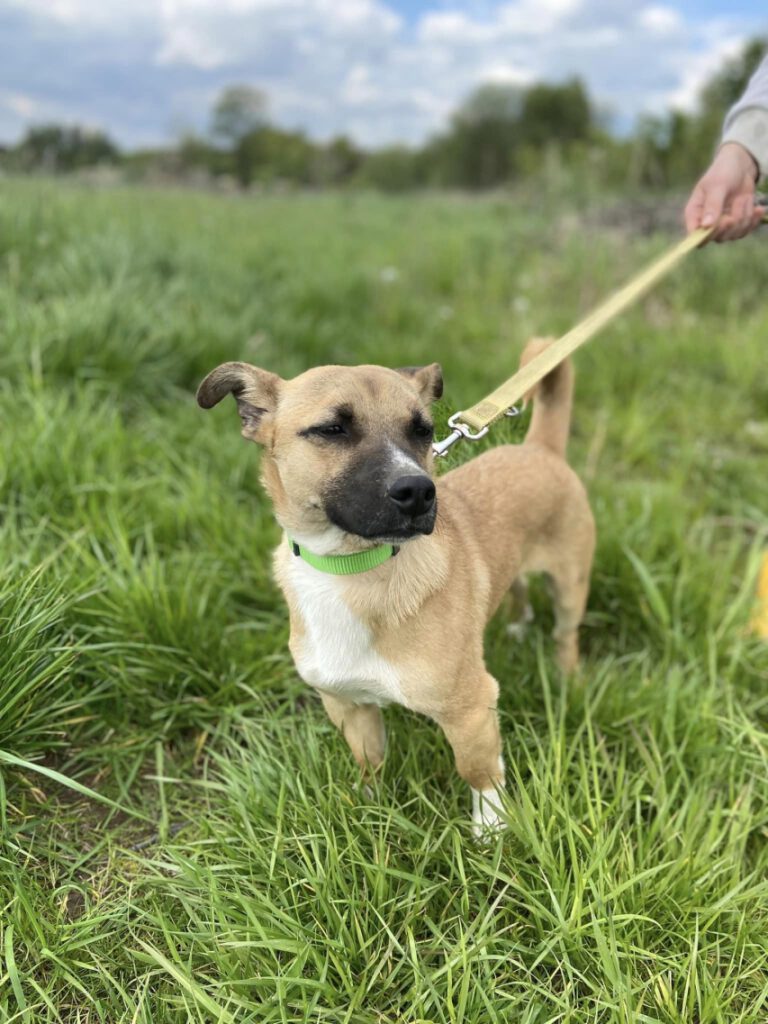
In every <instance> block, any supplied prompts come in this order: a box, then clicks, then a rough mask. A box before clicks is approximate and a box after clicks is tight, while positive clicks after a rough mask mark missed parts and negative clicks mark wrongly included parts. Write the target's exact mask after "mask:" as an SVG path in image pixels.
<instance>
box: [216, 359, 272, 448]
mask: <svg viewBox="0 0 768 1024" xmlns="http://www.w3.org/2000/svg"><path fill="white" fill-rule="evenodd" d="M282 383H283V382H282V380H281V379H280V378H279V377H278V376H277V374H275V373H269V371H268V370H260V369H259V368H258V367H257V366H251V365H250V363H222V364H221V366H217V367H216V369H215V370H211V372H210V373H209V374H208V376H207V377H206V378H205V380H204V381H203V383H202V384H201V385H200V387H199V388H198V389H197V404H198V405H199V406H201V407H202V408H203V409H212V408H213V406H214V405H217V404H218V403H219V402H220V401H221V400H222V398H225V397H226V396H227V395H229V394H231V395H232V396H233V397H234V399H235V401H236V402H237V411H238V412H239V413H240V419H241V420H242V422H243V429H242V435H243V437H245V438H247V439H248V440H249V441H257V442H259V443H263V442H264V441H265V440H266V436H267V430H268V428H269V424H270V423H271V421H272V416H273V414H274V412H275V408H276V407H277V400H278V396H279V394H280V387H281V385H282Z"/></svg>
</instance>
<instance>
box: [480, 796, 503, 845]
mask: <svg viewBox="0 0 768 1024" xmlns="http://www.w3.org/2000/svg"><path fill="white" fill-rule="evenodd" d="M503 814H504V804H503V803H502V799H501V793H500V792H499V790H497V789H473V790H472V831H473V833H474V834H475V836H476V837H477V838H489V837H490V836H491V835H492V834H493V833H494V832H499V831H501V829H503V828H506V822H505V821H504V818H503Z"/></svg>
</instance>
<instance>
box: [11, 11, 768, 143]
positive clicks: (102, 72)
mask: <svg viewBox="0 0 768 1024" xmlns="http://www.w3.org/2000/svg"><path fill="white" fill-rule="evenodd" d="M739 2H740V0H731V7H730V13H728V14H727V15H725V16H723V17H720V18H717V19H715V18H711V17H707V16H705V15H703V14H699V15H693V14H690V13H689V14H686V15H684V14H683V13H682V11H681V9H678V8H677V7H675V6H674V5H672V4H666V3H663V2H659V3H654V2H646V3H641V4H640V5H638V4H634V3H631V2H630V0H620V2H616V0H504V2H494V0H483V2H482V3H472V2H471V0H452V2H451V3H450V4H448V3H444V2H443V0H431V2H425V4H424V7H425V8H426V9H425V10H424V11H423V12H422V13H421V14H420V15H418V16H412V18H411V20H410V21H408V20H407V19H405V18H404V17H402V16H401V15H399V14H398V13H396V12H395V11H394V10H393V9H392V7H391V6H389V0H130V2H127V0H0V16H1V15H2V12H3V8H5V10H10V11H13V12H15V16H16V17H15V21H14V22H13V26H14V28H13V31H14V32H22V31H23V28H24V25H25V24H26V25H27V26H28V31H27V35H26V36H25V37H19V38H18V39H11V40H10V43H11V47H12V48H13V52H14V53H15V54H17V55H18V59H17V60H16V61H15V63H14V62H13V61H11V62H9V61H7V60H4V61H3V64H2V65H0V97H3V96H4V97H5V99H2V105H3V107H4V109H5V110H6V111H7V112H8V116H7V117H4V118H3V119H2V120H0V129H2V130H3V131H6V130H8V128H7V126H8V124H9V123H11V122H9V120H8V118H9V117H12V118H15V119H16V121H15V123H16V124H17V125H19V126H20V125H21V124H22V123H23V122H25V121H28V120H29V119H31V118H34V117H35V116H37V111H36V110H35V109H33V108H32V107H30V106H29V105H27V106H26V107H24V104H23V103H22V104H21V105H20V104H19V103H16V105H15V107H11V106H9V102H8V99H7V97H8V96H9V95H14V96H21V97H36V101H37V102H38V104H39V108H38V109H46V110H55V111H56V112H59V111H62V112H63V113H62V116H64V117H66V118H67V119H70V120H75V119H78V120H82V121H89V122H93V121H101V122H102V123H103V124H105V125H106V126H107V127H112V128H114V129H115V131H116V132H117V134H118V135H121V136H122V137H123V138H128V139H130V141H147V140H152V139H159V138H161V137H162V136H163V135H164V134H166V133H167V131H168V128H169V126H170V124H171V123H172V122H174V121H177V122H178V121H182V122H185V123H186V124H187V125H197V126H198V127H203V126H204V125H205V123H206V120H207V109H205V107H206V104H207V102H208V101H207V99H205V100H204V99H203V97H206V98H207V97H209V96H215V95H216V93H217V92H218V91H219V90H220V89H221V88H223V87H224V86H225V85H226V84H229V83H232V82H241V81H246V82H252V83H253V84H255V85H258V86H260V87H261V88H263V89H265V90H266V92H267V93H268V95H269V97H270V108H271V112H272V115H273V116H274V117H275V119H276V120H278V121H280V122H282V123H286V124H288V125H290V126H291V127H302V128H305V129H306V130H308V131H310V132H311V133H312V134H314V135H317V136H321V137H324V136H325V137H327V136H328V135H330V134H333V133H337V132H342V131H343V132H347V133H350V134H354V135H355V136H356V137H357V138H358V139H359V140H360V141H362V142H364V143H366V144H379V143H384V142H390V141H396V140H397V141H412V142H416V141H420V140H421V139H423V138H424V137H425V136H426V135H428V134H429V133H432V132H435V131H437V130H439V129H440V128H441V127H442V126H443V125H444V124H445V123H446V119H447V117H448V116H449V114H450V111H451V110H453V109H455V107H456V105H457V104H458V103H459V102H460V101H461V99H462V98H463V97H464V96H465V95H466V94H467V92H468V91H469V90H470V89H472V88H473V87H474V86H475V85H477V84H478V83H479V82H483V81H489V80H491V81H497V82H512V83H519V84H525V83H529V82H531V81H535V80H541V79H546V80H550V81H553V80H554V81H558V80H560V81H561V80H563V79H565V78H567V77H570V76H573V75H579V76H581V77H582V78H583V79H584V80H585V82H586V83H587V86H588V89H589V91H590V93H591V95H592V96H593V97H594V99H595V100H596V102H597V103H598V104H599V105H600V106H601V107H603V108H605V107H608V108H610V109H611V110H613V111H614V113H615V114H616V115H617V117H619V118H620V119H621V122H622V123H623V124H625V125H626V124H629V123H630V122H631V120H632V118H634V117H635V116H636V115H637V114H638V113H639V112H641V111H643V110H655V111H658V110H660V109H662V108H664V107H665V106H667V105H669V104H670V103H674V104H676V105H679V106H683V107H687V108H690V107H691V105H692V104H693V103H694V102H695V99H696V96H697V94H698V91H699V89H700V87H701V84H702V83H703V81H705V80H706V78H707V77H708V76H709V75H711V73H712V72H713V71H714V70H715V69H716V68H717V67H718V65H719V63H720V61H721V60H722V58H723V57H724V56H725V55H726V54H729V53H731V52H733V51H734V49H735V48H738V46H739V45H741V43H742V42H743V41H744V39H745V38H747V37H748V35H749V34H750V33H754V32H755V30H756V29H757V27H758V26H757V22H756V20H755V19H753V20H752V21H750V20H749V18H747V17H746V16H742V17H739V16H738V15H737V13H735V8H736V7H738V4H739ZM688 9H689V10H690V6H689V8H688ZM745 9H746V8H745ZM0 27H2V26H0ZM41 38H42V39H44V40H45V42H46V47H47V49H46V51H45V53H44V54H43V53H42V52H40V49H39V48H40V45H41V43H40V40H41ZM4 43H5V44H6V48H8V43H9V39H8V38H7V32H6V38H4ZM57 75H58V78H57V77H56V76H57ZM46 90H47V91H46ZM142 133H143V134H142Z"/></svg>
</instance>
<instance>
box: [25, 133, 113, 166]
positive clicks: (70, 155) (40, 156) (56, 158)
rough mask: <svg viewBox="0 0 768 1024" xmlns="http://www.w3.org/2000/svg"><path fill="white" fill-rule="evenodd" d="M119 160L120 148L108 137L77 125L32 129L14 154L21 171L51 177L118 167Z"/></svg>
mask: <svg viewBox="0 0 768 1024" xmlns="http://www.w3.org/2000/svg"><path fill="white" fill-rule="evenodd" d="M118 159H119V152H118V149H117V146H115V144H114V143H113V142H112V140H111V139H109V138H108V136H106V135H105V134H104V133H103V132H101V131H96V130H93V129H90V128H82V127H80V126H78V125H60V124H44V125H38V126H37V127H33V128H30V129H28V131H27V133H26V135H25V136H24V138H23V139H22V140H21V142H20V143H19V145H18V146H17V147H16V148H15V150H14V151H13V162H14V163H15V164H17V165H18V166H19V167H21V168H22V169H24V170H43V171H50V172H52V173H56V172H59V171H74V170H77V169H78V168H80V167H92V166H94V165H95V164H102V163H115V162H116V161H117V160H118Z"/></svg>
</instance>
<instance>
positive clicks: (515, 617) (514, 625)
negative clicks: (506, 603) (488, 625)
mask: <svg viewBox="0 0 768 1024" xmlns="http://www.w3.org/2000/svg"><path fill="white" fill-rule="evenodd" d="M509 592H510V594H511V596H512V600H511V602H510V605H511V608H510V618H511V620H512V621H511V622H509V623H508V624H507V636H511V637H512V638H513V639H514V640H522V639H523V637H524V636H525V634H526V632H527V631H528V626H529V625H530V623H531V622H533V608H532V607H531V602H530V600H529V598H528V580H527V579H526V578H525V576H523V575H522V574H521V575H520V576H518V577H517V578H516V579H515V580H514V581H513V583H512V586H511V587H510V588H509Z"/></svg>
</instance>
